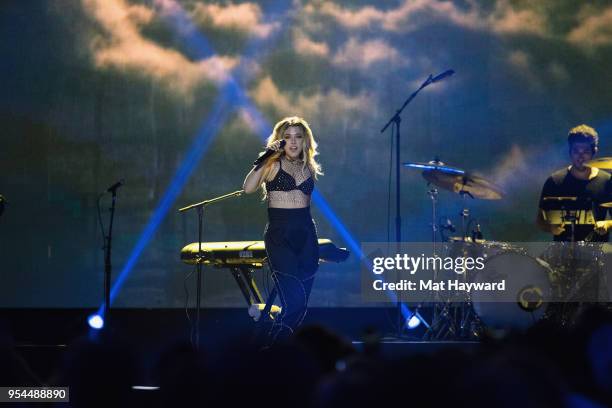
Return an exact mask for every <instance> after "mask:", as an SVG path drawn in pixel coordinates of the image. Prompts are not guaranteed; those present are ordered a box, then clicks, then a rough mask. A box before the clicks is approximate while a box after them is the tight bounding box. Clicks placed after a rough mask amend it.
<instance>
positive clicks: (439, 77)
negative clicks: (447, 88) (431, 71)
mask: <svg viewBox="0 0 612 408" xmlns="http://www.w3.org/2000/svg"><path fill="white" fill-rule="evenodd" d="M454 73H455V71H454V70H452V69H449V70H446V71H444V72H443V73H441V74H439V75H436V76H435V77H433V78H431V80H430V81H429V83H431V84H433V83H435V82H438V81H441V80H443V79H444V78H447V77H449V76H451V75H453V74H454Z"/></svg>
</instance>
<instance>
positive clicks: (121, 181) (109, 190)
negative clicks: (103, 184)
mask: <svg viewBox="0 0 612 408" xmlns="http://www.w3.org/2000/svg"><path fill="white" fill-rule="evenodd" d="M124 183H125V179H121V180H119V181H118V182H116V183H115V184H113V185H112V186H110V187H109V188H107V189H106V192H107V193H115V192H116V191H117V189H118V188H119V187H121V186H122V185H123V184H124Z"/></svg>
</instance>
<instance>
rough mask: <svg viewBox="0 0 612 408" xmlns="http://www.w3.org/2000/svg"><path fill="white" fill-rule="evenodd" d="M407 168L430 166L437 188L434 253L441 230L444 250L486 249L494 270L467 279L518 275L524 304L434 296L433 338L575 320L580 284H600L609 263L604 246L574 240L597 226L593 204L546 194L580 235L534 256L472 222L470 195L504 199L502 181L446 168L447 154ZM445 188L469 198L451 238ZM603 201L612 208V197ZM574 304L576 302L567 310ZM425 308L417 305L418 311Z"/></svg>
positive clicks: (556, 215)
mask: <svg viewBox="0 0 612 408" xmlns="http://www.w3.org/2000/svg"><path fill="white" fill-rule="evenodd" d="M593 165H594V166H595V165H597V166H598V167H600V168H603V169H612V158H607V159H605V160H602V159H599V160H598V162H597V163H596V164H593ZM403 166H404V167H407V168H410V169H414V170H419V171H422V176H423V178H424V179H425V180H426V181H427V183H428V186H429V187H430V189H429V190H428V192H427V194H428V196H429V198H430V199H431V203H432V212H431V213H432V223H431V226H432V245H433V249H434V254H435V253H436V251H437V249H436V241H437V239H438V238H437V235H438V234H437V233H438V232H440V234H441V235H442V238H443V241H446V244H445V245H444V248H445V249H444V250H445V251H447V256H454V257H457V256H461V255H464V256H465V255H469V256H474V254H478V255H479V256H483V257H484V259H486V261H485V264H486V267H485V268H484V269H483V270H482V271H471V272H469V273H465V274H463V279H464V280H466V281H469V282H479V281H482V282H486V281H490V280H491V277H490V276H487V274H492V273H495V274H505V275H506V276H512V282H513V283H512V284H510V285H509V287H507V288H506V290H507V291H510V294H511V295H516V302H491V301H487V300H485V299H483V298H482V297H481V296H482V295H480V294H479V292H474V293H471V294H470V293H466V294H465V295H464V296H465V298H464V301H462V302H456V299H455V300H454V301H450V300H448V299H442V298H437V299H432V306H433V319H432V323H431V324H430V325H428V327H429V328H428V330H427V332H426V334H425V338H427V339H432V340H442V339H476V338H479V337H480V336H481V335H482V334H483V333H493V334H499V333H502V334H503V333H507V332H508V331H511V330H523V329H526V328H528V327H530V326H532V325H533V324H534V323H535V322H537V321H539V320H542V319H551V320H553V321H555V322H557V323H558V324H560V325H570V324H572V322H573V319H574V318H575V314H576V311H577V309H578V307H577V306H579V305H580V303H579V302H581V301H582V300H583V299H584V297H580V294H578V293H576V288H577V287H584V286H585V285H583V283H584V282H579V284H578V283H577V280H582V281H585V280H590V281H592V280H593V277H594V276H599V275H600V272H601V270H602V268H603V261H602V260H603V253H602V246H601V244H599V245H598V244H595V243H590V242H584V241H581V242H573V241H574V240H573V236H574V230H575V228H576V227H577V226H578V225H593V224H594V223H595V218H594V213H593V208H592V206H593V203H588V208H587V207H585V206H584V205H583V203H582V202H581V201H580V200H579V199H578V198H576V197H546V198H545V201H546V205H547V208H546V209H545V219H546V221H547V222H549V223H551V224H559V225H566V226H569V227H570V234H571V237H572V239H571V240H570V242H555V243H552V244H550V243H546V244H543V245H540V246H538V248H540V249H544V250H543V251H541V253H534V252H533V248H530V249H529V250H528V249H527V248H526V247H523V246H522V245H521V244H517V243H507V242H499V241H490V240H485V239H483V236H482V232H481V231H480V226H479V225H478V224H476V227H475V228H474V229H472V230H471V231H469V230H470V225H471V222H468V220H469V219H470V218H471V217H470V211H469V209H468V207H467V199H468V198H472V199H480V200H501V199H502V198H503V197H504V195H505V193H504V191H503V190H502V189H501V188H500V187H499V186H497V185H495V183H493V182H491V181H489V180H487V179H486V178H484V177H482V176H479V175H476V174H473V173H470V172H468V171H466V170H463V169H461V168H458V167H454V166H449V165H446V164H445V163H443V162H441V161H440V160H439V159H435V160H433V161H430V162H406V163H403ZM438 188H440V189H443V190H446V191H450V192H453V193H455V194H458V195H459V196H460V197H461V198H462V199H463V210H462V211H461V213H460V217H461V236H456V237H449V238H446V237H444V235H443V234H442V232H443V231H444V230H448V229H449V228H448V226H444V225H439V224H438V223H437V218H436V211H437V208H436V206H437V197H438ZM600 206H601V207H604V208H612V202H610V203H604V204H600ZM449 225H450V223H449ZM453 229H454V228H453ZM587 240H588V238H587ZM603 275H605V274H603ZM606 285H607V284H606ZM587 286H588V285H587ZM438 296H439V295H438ZM568 304H571V305H572V306H570V307H567V305H568ZM421 306H422V304H419V305H418V306H417V311H418V309H419V308H420V307H421Z"/></svg>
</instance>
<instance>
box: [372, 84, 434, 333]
mask: <svg viewBox="0 0 612 408" xmlns="http://www.w3.org/2000/svg"><path fill="white" fill-rule="evenodd" d="M434 82H435V81H434V78H433V76H432V75H429V76H428V77H427V79H426V80H425V82H423V83H422V84H421V86H420V87H419V88H418V89H417V90H416V91H414V92H413V93H412V95H410V96H409V97H408V99H406V101H404V104H403V105H402V106H401V108H399V109H398V110H397V111H396V112H395V114H394V115H393V116H392V117H391V119H389V121H388V122H387V123H386V124H385V126H383V128H382V129H381V130H380V133H384V132H385V130H387V128H388V127H389V126H391V124H393V125H394V126H395V132H396V138H395V240H396V242H397V245H398V248H399V245H400V244H399V243H400V242H402V217H401V212H400V191H401V187H400V124H401V122H402V118H401V116H400V115H401V114H402V111H403V110H404V108H406V106H408V104H409V103H410V102H412V100H413V99H414V98H415V97H416V96H417V95H418V94H419V92H421V90H422V89H423V88H425V87H426V86H428V85H431V84H432V83H434ZM401 305H402V300H401V292H400V295H399V296H398V301H397V337H401V333H402V326H403V324H402V311H401ZM419 318H420V317H419ZM421 321H422V319H421Z"/></svg>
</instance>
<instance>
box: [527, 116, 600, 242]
mask: <svg viewBox="0 0 612 408" xmlns="http://www.w3.org/2000/svg"><path fill="white" fill-rule="evenodd" d="M567 142H568V145H569V157H570V161H571V165H570V166H568V167H566V168H563V169H561V170H558V171H555V172H554V173H553V174H551V176H550V177H548V179H547V180H546V182H545V183H544V187H542V194H541V196H540V205H539V209H538V215H537V220H536V222H537V225H538V227H540V229H542V230H543V231H545V232H548V233H551V234H553V239H554V241H571V240H572V236H571V227H570V226H569V225H568V224H567V222H566V223H565V225H563V224H559V223H551V222H554V220H553V219H552V218H550V217H549V219H550V221H547V212H546V210H549V209H550V207H551V206H554V205H555V203H554V200H545V198H546V197H549V198H550V197H559V198H561V197H571V198H572V200H574V202H575V203H574V205H575V207H573V209H581V210H583V211H584V212H585V213H586V212H590V211H592V215H593V217H592V218H593V219H594V220H593V221H594V222H591V223H590V224H585V223H581V222H577V225H576V226H575V230H574V241H585V240H587V241H595V242H607V241H608V237H609V232H608V230H609V229H610V227H612V220H606V213H607V209H606V208H603V207H601V206H599V204H601V203H605V202H610V201H612V180H611V176H610V174H609V173H607V172H605V171H602V170H600V169H598V168H596V167H591V166H589V165H588V162H589V161H590V160H591V159H592V158H593V157H594V156H595V154H597V150H598V148H599V146H598V145H599V135H598V134H597V132H596V131H595V129H593V128H592V127H590V126H587V125H580V126H576V127H574V128H572V129H570V131H569V134H568V136H567ZM574 197H575V199H574ZM560 201H561V199H559V200H558V202H557V204H559V202H560ZM581 205H582V206H583V207H580V206H581ZM567 208H568V209H569V207H567ZM557 222H558V221H557Z"/></svg>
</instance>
